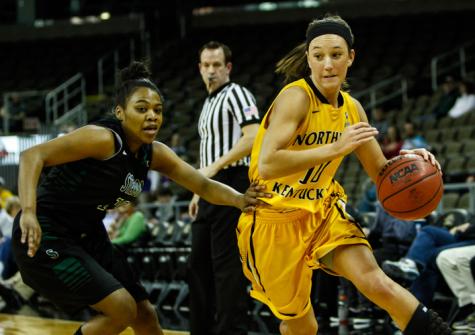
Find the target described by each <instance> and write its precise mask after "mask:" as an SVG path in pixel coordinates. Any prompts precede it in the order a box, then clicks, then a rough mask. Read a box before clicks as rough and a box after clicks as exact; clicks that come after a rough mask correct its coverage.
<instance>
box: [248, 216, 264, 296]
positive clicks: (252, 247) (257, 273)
mask: <svg viewBox="0 0 475 335" xmlns="http://www.w3.org/2000/svg"><path fill="white" fill-rule="evenodd" d="M255 227H256V212H255V211H254V214H253V220H252V228H251V236H250V241H249V242H250V243H249V244H250V246H251V256H252V260H253V263H254V270H255V271H256V275H257V278H258V279H259V285H260V286H261V287H262V291H264V292H265V291H266V289H265V288H264V286H263V285H262V281H261V275H260V274H259V270H258V269H257V264H256V262H255V259H256V255H255V251H254V242H253V240H252V236H253V235H254V228H255Z"/></svg>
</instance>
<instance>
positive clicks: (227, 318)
mask: <svg viewBox="0 0 475 335" xmlns="http://www.w3.org/2000/svg"><path fill="white" fill-rule="evenodd" d="M213 179H215V180H218V181H220V182H222V183H224V184H227V185H229V186H231V187H233V188H234V189H236V190H238V191H240V192H244V191H245V190H246V189H247V187H248V186H249V180H248V176H247V168H244V167H235V168H230V169H226V170H221V171H220V172H219V173H218V174H217V175H216V176H215V177H214V178H213ZM240 214H241V211H240V210H238V209H236V208H234V207H226V206H215V205H211V204H209V203H207V202H206V201H204V200H200V202H199V210H198V217H197V218H196V221H195V222H193V224H192V244H191V248H192V251H191V256H190V271H189V286H190V330H191V334H192V335H210V334H219V335H223V334H247V331H246V329H247V326H248V321H247V302H248V294H247V291H246V286H247V282H246V280H245V277H244V275H243V273H242V267H241V261H240V259H239V251H238V247H237V238H236V231H235V229H236V226H237V222H238V219H239V215H240Z"/></svg>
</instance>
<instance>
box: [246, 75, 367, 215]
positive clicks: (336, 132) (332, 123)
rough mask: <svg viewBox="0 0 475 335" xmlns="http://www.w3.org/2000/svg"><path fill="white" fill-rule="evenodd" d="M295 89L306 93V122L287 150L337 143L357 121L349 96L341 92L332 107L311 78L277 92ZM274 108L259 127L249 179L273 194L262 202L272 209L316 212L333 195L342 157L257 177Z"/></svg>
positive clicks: (354, 105) (300, 127)
mask: <svg viewBox="0 0 475 335" xmlns="http://www.w3.org/2000/svg"><path fill="white" fill-rule="evenodd" d="M294 86H298V87H301V88H303V89H304V90H305V92H306V93H307V94H308V96H309V98H310V105H309V109H308V112H307V116H306V118H305V120H304V121H303V122H302V123H301V125H300V126H299V128H298V129H297V131H296V132H295V134H294V136H293V137H292V139H291V140H290V142H289V145H288V147H287V149H288V150H308V149H312V148H317V147H320V146H323V145H327V144H330V143H333V142H336V141H337V140H338V138H339V137H340V136H341V134H342V132H343V130H344V129H345V128H346V127H348V126H349V125H352V124H355V123H357V122H359V121H360V117H359V114H358V110H357V107H356V104H355V102H354V100H353V99H352V98H351V96H350V95H349V94H348V93H346V92H343V91H340V94H339V97H338V105H339V107H338V108H334V107H333V106H332V105H330V104H329V103H328V101H327V100H326V98H325V97H324V96H323V94H322V93H321V92H319V91H318V89H317V88H316V86H315V85H314V84H313V82H312V81H311V79H310V78H304V79H300V80H297V81H294V82H292V83H290V84H288V85H287V86H285V87H284V88H283V89H282V90H281V91H280V93H282V92H283V91H285V90H286V89H288V88H289V87H294ZM280 93H279V94H280ZM274 102H275V100H274ZM273 107H274V103H272V105H271V106H270V107H269V110H268V111H267V114H266V115H265V117H264V119H263V120H262V122H261V125H260V127H259V131H258V133H257V136H256V139H255V142H254V146H253V148H252V153H251V165H250V168H249V179H250V180H251V181H253V182H255V181H257V182H258V183H259V184H260V185H266V191H267V192H272V194H273V197H272V198H271V199H267V198H266V199H263V200H264V201H266V202H267V203H269V204H271V205H272V210H276V211H286V210H292V209H304V210H306V211H309V212H312V213H316V212H318V211H320V210H322V209H323V208H324V203H325V200H326V199H327V198H328V196H329V195H330V194H329V193H331V192H332V191H331V190H330V189H332V190H333V189H334V187H335V186H336V185H333V186H332V180H333V177H334V175H335V172H336V170H337V169H338V166H339V165H340V163H341V161H342V159H343V157H339V158H337V159H334V160H331V161H328V162H324V163H322V164H320V165H316V166H314V167H312V168H310V169H308V170H305V171H299V172H297V173H294V174H291V175H287V176H284V177H279V178H275V179H267V180H265V179H263V178H262V177H261V176H260V175H259V172H258V168H257V165H258V161H259V159H258V158H259V154H260V151H261V146H262V139H263V138H264V135H265V133H266V130H267V125H268V117H269V115H270V112H271V111H272V109H273ZM336 188H337V189H340V187H336Z"/></svg>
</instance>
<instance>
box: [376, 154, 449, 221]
mask: <svg viewBox="0 0 475 335" xmlns="http://www.w3.org/2000/svg"><path fill="white" fill-rule="evenodd" d="M377 187H378V199H379V201H380V203H381V205H382V206H383V208H384V209H385V210H386V211H387V212H388V213H389V214H391V215H392V216H394V217H396V218H399V219H403V220H415V219H421V218H424V217H426V216H427V215H429V214H430V213H431V212H432V211H433V210H434V209H436V208H437V205H438V204H439V202H440V199H441V198H442V194H443V193H444V184H443V181H442V175H441V173H440V172H439V170H438V169H437V168H436V167H435V166H433V165H432V164H431V163H430V162H428V161H425V160H424V158H422V157H421V156H419V155H413V154H411V155H401V156H397V157H394V158H393V159H391V160H390V161H389V162H388V164H386V166H385V167H384V168H383V169H382V170H381V172H380V173H379V175H378V179H377Z"/></svg>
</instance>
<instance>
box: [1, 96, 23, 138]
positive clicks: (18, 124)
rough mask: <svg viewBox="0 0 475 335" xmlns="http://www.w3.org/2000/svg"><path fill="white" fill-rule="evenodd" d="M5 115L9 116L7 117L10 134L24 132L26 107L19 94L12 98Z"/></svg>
mask: <svg viewBox="0 0 475 335" xmlns="http://www.w3.org/2000/svg"><path fill="white" fill-rule="evenodd" d="M5 113H6V114H7V115H5V116H6V117H8V120H9V123H10V127H9V130H10V132H21V131H23V121H24V119H25V117H26V105H25V102H24V101H23V100H22V98H21V97H20V96H19V95H18V94H13V95H11V96H10V99H9V101H8V103H7V108H6V110H5Z"/></svg>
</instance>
